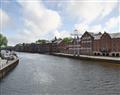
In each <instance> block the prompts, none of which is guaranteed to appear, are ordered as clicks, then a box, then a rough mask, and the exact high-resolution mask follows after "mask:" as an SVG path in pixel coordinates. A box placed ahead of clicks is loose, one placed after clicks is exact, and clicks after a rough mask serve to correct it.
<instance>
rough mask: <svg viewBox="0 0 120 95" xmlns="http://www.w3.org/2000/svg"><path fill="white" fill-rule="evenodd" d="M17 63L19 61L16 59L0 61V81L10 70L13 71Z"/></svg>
mask: <svg viewBox="0 0 120 95" xmlns="http://www.w3.org/2000/svg"><path fill="white" fill-rule="evenodd" d="M18 63H19V59H18V58H16V59H14V60H10V61H8V62H7V60H2V59H0V79H2V78H3V77H5V76H6V75H7V74H8V73H9V72H10V71H11V70H13V69H14V68H15V67H16V65H17V64H18Z"/></svg>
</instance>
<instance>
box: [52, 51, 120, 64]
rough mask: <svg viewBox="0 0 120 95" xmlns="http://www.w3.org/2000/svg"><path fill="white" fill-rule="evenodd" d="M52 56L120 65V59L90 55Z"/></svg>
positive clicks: (57, 54) (62, 54) (56, 54)
mask: <svg viewBox="0 0 120 95" xmlns="http://www.w3.org/2000/svg"><path fill="white" fill-rule="evenodd" d="M51 55H54V56H61V57H68V58H76V59H81V60H94V61H107V62H115V63H120V57H106V56H88V55H79V56H74V55H73V54H64V53H52V54H51Z"/></svg>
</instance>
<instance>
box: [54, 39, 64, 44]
mask: <svg viewBox="0 0 120 95" xmlns="http://www.w3.org/2000/svg"><path fill="white" fill-rule="evenodd" d="M61 42H62V39H57V40H55V41H53V43H56V44H60V43H61Z"/></svg>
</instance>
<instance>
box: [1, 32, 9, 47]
mask: <svg viewBox="0 0 120 95" xmlns="http://www.w3.org/2000/svg"><path fill="white" fill-rule="evenodd" d="M7 43H8V40H7V38H6V37H5V36H3V35H2V34H0V48H2V47H6V46H7Z"/></svg>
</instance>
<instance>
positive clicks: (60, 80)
mask: <svg viewBox="0 0 120 95" xmlns="http://www.w3.org/2000/svg"><path fill="white" fill-rule="evenodd" d="M18 55H19V58H20V64H19V65H18V66H17V67H16V68H15V69H14V70H13V71H12V72H11V73H10V74H9V75H8V76H6V77H5V78H4V79H3V80H1V82H0V95H120V64H114V63H106V62H97V61H96V62H95V61H84V60H76V59H69V58H63V57H55V56H50V55H41V54H30V53H18Z"/></svg>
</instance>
